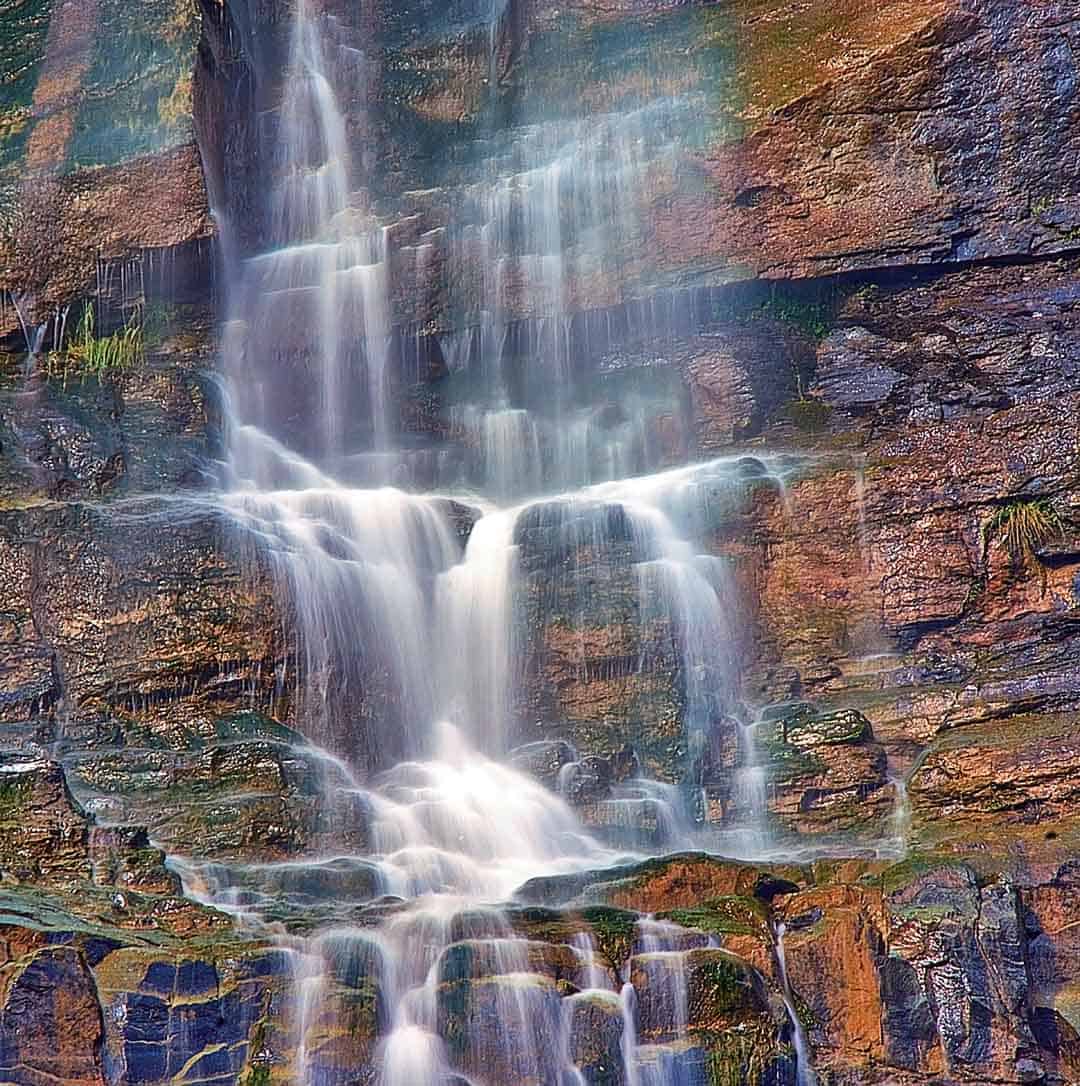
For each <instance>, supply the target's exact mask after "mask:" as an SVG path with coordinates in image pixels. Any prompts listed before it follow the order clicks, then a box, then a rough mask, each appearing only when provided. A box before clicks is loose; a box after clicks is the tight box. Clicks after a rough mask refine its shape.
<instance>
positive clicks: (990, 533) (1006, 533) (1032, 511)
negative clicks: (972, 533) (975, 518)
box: [983, 498, 1064, 564]
mask: <svg viewBox="0 0 1080 1086" xmlns="http://www.w3.org/2000/svg"><path fill="white" fill-rule="evenodd" d="M1063 531H1064V525H1063V524H1062V521H1061V517H1060V516H1059V515H1058V512H1057V510H1056V509H1055V508H1054V507H1053V505H1051V504H1050V502H1049V501H1048V500H1047V499H1046V498H1031V499H1025V500H1021V501H1013V502H1009V503H1008V504H1007V505H1003V506H1001V508H1000V509H998V510H996V511H995V513H994V515H993V516H992V517H991V518H990V519H989V520H988V521H987V522H986V525H985V527H984V528H983V543H984V544H989V543H990V541H991V540H993V539H996V540H998V541H1000V542H1001V543H1002V544H1004V546H1005V548H1006V549H1007V550H1008V552H1009V554H1010V555H1011V556H1012V559H1013V561H1014V562H1016V563H1018V564H1022V563H1025V562H1027V561H1029V560H1030V559H1033V558H1035V556H1036V552H1037V551H1038V550H1039V548H1040V547H1042V546H1044V545H1045V544H1046V543H1049V542H1050V540H1052V539H1055V538H1057V537H1059V536H1060V535H1061V534H1062V532H1063Z"/></svg>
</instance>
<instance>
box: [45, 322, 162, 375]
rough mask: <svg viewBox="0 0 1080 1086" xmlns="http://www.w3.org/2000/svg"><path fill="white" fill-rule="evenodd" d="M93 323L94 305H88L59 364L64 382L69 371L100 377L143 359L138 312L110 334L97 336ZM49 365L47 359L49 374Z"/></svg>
mask: <svg viewBox="0 0 1080 1086" xmlns="http://www.w3.org/2000/svg"><path fill="white" fill-rule="evenodd" d="M94 325H95V317H94V307H93V306H92V305H88V306H87V307H86V309H85V310H83V315H82V319H81V320H80V321H79V325H78V327H77V328H76V329H75V335H74V338H73V339H72V341H71V342H70V343H69V344H68V348H67V353H66V355H65V356H64V358H63V360H62V363H61V364H62V369H63V377H64V380H65V382H66V381H67V377H68V373H69V371H74V372H76V373H79V374H80V375H86V374H90V375H92V376H95V377H101V376H103V375H104V374H106V373H110V372H113V371H117V370H126V369H130V368H131V367H132V366H134V365H136V364H138V363H139V362H141V361H142V359H143V356H144V354H145V350H146V348H145V343H144V340H143V325H142V319H141V314H140V313H139V312H135V313H133V314H132V315H131V316H130V317H129V318H128V320H127V323H125V324H124V326H123V327H122V328H119V329H117V331H115V332H113V333H112V334H111V335H107V336H99V335H97V334H96V332H95V327H94ZM52 366H53V361H52V359H50V363H49V368H50V373H51V372H52Z"/></svg>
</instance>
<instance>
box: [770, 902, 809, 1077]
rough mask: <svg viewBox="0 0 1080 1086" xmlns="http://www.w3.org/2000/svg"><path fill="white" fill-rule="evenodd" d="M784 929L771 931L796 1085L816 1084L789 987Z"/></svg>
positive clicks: (805, 1037) (803, 1031)
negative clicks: (785, 1009) (792, 1053)
mask: <svg viewBox="0 0 1080 1086" xmlns="http://www.w3.org/2000/svg"><path fill="white" fill-rule="evenodd" d="M786 930H787V929H786V927H785V925H784V924H783V923H779V924H777V925H776V927H775V929H774V932H773V940H774V948H775V953H776V968H777V972H778V973H779V979H780V991H781V994H782V995H783V997H784V1006H785V1007H786V1008H787V1013H788V1018H789V1019H790V1021H791V1044H792V1047H793V1048H794V1049H795V1081H796V1086H818V1077H817V1073H816V1072H815V1071H814V1064H813V1059H812V1058H811V1053H810V1042H809V1040H808V1039H807V1036H806V1027H805V1026H804V1025H803V1022H802V1017H801V1016H800V1015H799V1011H798V1008H797V1007H796V1006H795V993H794V990H793V989H792V987H791V979H790V978H789V976H788V970H787V957H786V954H785V952H784V935H785V933H786Z"/></svg>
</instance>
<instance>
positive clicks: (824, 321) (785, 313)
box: [755, 292, 836, 340]
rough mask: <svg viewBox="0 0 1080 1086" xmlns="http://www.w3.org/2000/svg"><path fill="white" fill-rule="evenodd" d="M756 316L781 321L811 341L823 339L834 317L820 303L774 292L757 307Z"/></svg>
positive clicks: (832, 323) (828, 308)
mask: <svg viewBox="0 0 1080 1086" xmlns="http://www.w3.org/2000/svg"><path fill="white" fill-rule="evenodd" d="M755 315H756V316H759V317H768V318H770V319H771V320H775V321H782V322H783V323H784V324H790V325H792V326H793V327H795V328H797V329H798V330H799V331H800V332H802V333H803V334H804V335H806V336H809V337H810V338H811V339H818V340H820V339H824V338H825V337H826V336H827V335H828V334H829V332H830V331H832V327H833V325H834V324H835V320H836V318H835V316H834V314H833V312H832V310H831V309H830V307H829V306H828V305H825V304H824V303H822V302H810V301H803V300H801V299H799V298H794V297H791V296H789V295H785V294H782V293H780V292H774V293H773V294H772V295H771V296H770V297H769V298H767V299H766V300H765V301H764V302H762V304H761V305H760V306H759V307H758V309H757V311H756V313H755Z"/></svg>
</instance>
